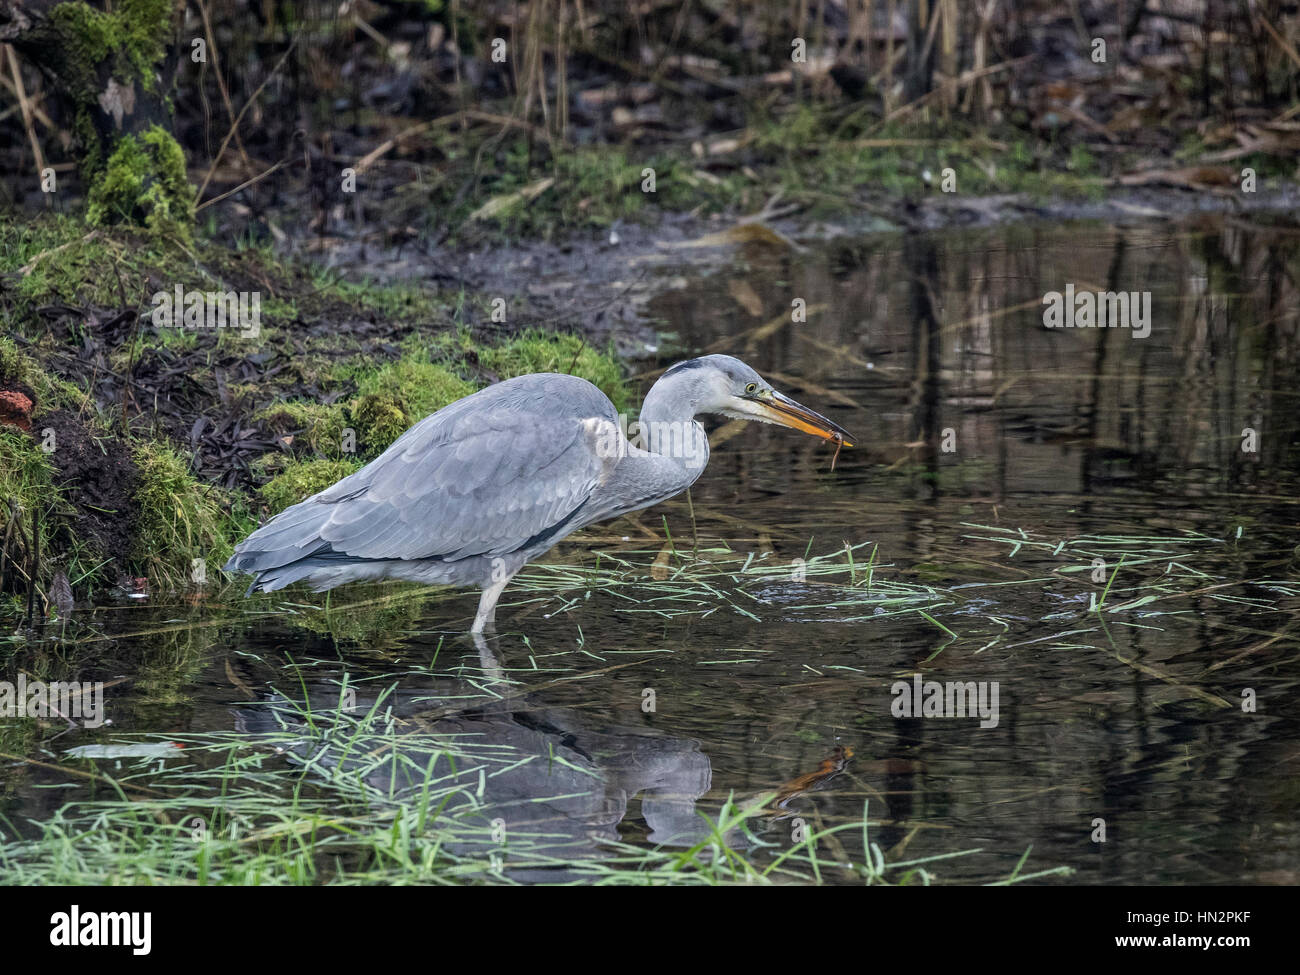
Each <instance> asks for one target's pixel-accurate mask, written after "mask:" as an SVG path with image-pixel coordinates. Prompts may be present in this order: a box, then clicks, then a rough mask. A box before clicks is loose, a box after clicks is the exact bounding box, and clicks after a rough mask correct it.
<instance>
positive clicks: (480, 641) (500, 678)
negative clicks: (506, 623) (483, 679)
mask: <svg viewBox="0 0 1300 975" xmlns="http://www.w3.org/2000/svg"><path fill="white" fill-rule="evenodd" d="M470 637H471V638H472V639H473V640H474V648H475V649H476V650H478V661H479V666H480V667H482V668H483V673H484V674H486V675H487V676H488V677H489V678H491V679H492V680H493V681H496V682H497V683H499V684H503V685H504V684H505V674H504V672H503V671H502V670H501V661H500V660H498V659H497V655H496V653H495V652H493V650H494V648H493V647H492V646H489V645H488V641H487V639H486V638H484V636H483V634H482V633H471V634H470ZM490 639H491V640H492V643H493V644H494V645H495V644H496V642H497V640H498V639H499V637H495V636H494V637H491V638H490Z"/></svg>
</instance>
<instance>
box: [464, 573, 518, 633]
mask: <svg viewBox="0 0 1300 975" xmlns="http://www.w3.org/2000/svg"><path fill="white" fill-rule="evenodd" d="M513 577H514V573H513V572H512V573H511V574H510V575H508V576H506V577H505V578H504V579H502V580H501V581H500V582H494V583H492V585H490V586H488V587H487V588H486V589H484V590H483V595H482V597H481V598H480V599H479V601H478V615H477V616H475V617H474V625H473V626H471V627H470V628H469V631H470V632H471V633H482V632H483V630H484V629H485V628H489V627H490V628H491V629H496V623H497V600H498V599H500V598H501V593H502V592H504V591H505V588H506V586H507V585H509V583H510V580H511V579H512V578H513Z"/></svg>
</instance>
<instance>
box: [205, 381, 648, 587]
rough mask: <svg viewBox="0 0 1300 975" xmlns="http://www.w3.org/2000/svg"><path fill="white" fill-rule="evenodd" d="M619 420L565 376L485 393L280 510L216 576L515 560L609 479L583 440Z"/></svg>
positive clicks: (600, 456) (604, 456)
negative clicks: (376, 563)
mask: <svg viewBox="0 0 1300 975" xmlns="http://www.w3.org/2000/svg"><path fill="white" fill-rule="evenodd" d="M617 420H618V415H617V413H616V412H615V411H614V406H613V404H612V403H610V401H609V399H608V398H606V397H605V395H604V394H603V393H601V392H600V390H598V389H597V388H596V387H595V386H593V385H591V384H590V383H588V382H587V381H586V380H583V379H578V378H576V377H574V376H563V375H549V374H540V375H530V376H520V377H518V378H516V379H508V380H506V381H505V382H502V383H498V384H496V385H494V386H489V387H488V388H486V389H483V390H480V391H479V392H477V393H474V394H473V395H471V396H467V397H465V398H464V399H460V400H457V401H456V402H455V403H452V404H450V405H449V406H446V407H444V408H443V409H441V410H439V411H438V412H437V413H434V414H433V415H432V416H427V417H425V418H424V419H423V420H421V421H420V422H419V423H417V424H415V425H414V426H413V427H411V429H409V430H407V431H406V432H405V433H404V434H402V436H400V437H399V438H398V439H397V440H396V441H395V442H394V443H393V444H392V446H390V447H389V448H388V449H387V450H386V451H384V452H383V453H382V454H381V455H380V456H379V457H377V458H376V459H375V460H373V461H371V462H370V463H369V464H367V465H366V466H365V467H363V468H362V469H361V470H359V471H357V472H356V473H354V474H350V475H349V476H347V477H345V478H343V479H342V480H341V481H339V482H338V483H336V484H334V485H332V486H330V487H328V488H326V489H325V490H324V491H321V492H320V493H318V494H315V495H313V496H312V497H310V498H308V499H307V500H305V501H301V502H299V503H298V504H295V505H293V506H292V507H290V508H287V509H286V510H284V511H282V512H281V513H280V514H279V515H277V516H276V517H274V518H272V519H271V520H270V521H269V522H267V523H266V524H265V525H263V526H262V527H261V528H259V529H257V530H256V531H255V532H253V533H252V534H251V535H249V536H248V538H246V539H244V540H243V541H242V542H240V543H239V545H237V546H236V547H235V552H234V555H232V556H231V558H230V561H229V562H228V563H227V564H226V568H227V569H230V570H235V571H242V572H254V573H257V572H265V571H268V570H271V569H275V568H279V567H282V566H286V565H289V564H291V563H293V562H295V561H298V560H300V559H306V558H309V557H311V556H317V555H322V554H328V553H338V554H341V555H345V556H351V557H353V558H357V559H369V558H373V559H427V558H444V559H448V560H455V559H460V558H466V557H468V556H471V555H475V554H479V555H496V554H501V553H506V552H512V551H516V550H518V549H520V548H523V547H525V546H526V545H528V544H529V543H530V542H532V541H534V540H540V539H542V538H546V537H551V536H553V535H554V534H556V533H558V532H559V531H560V530H562V529H563V527H564V525H565V524H566V523H567V522H566V519H570V520H571V519H572V518H574V517H576V516H577V514H578V512H579V509H580V508H581V507H582V505H583V504H584V503H585V502H586V501H587V499H588V498H589V497H590V496H591V493H592V491H593V490H594V489H595V487H596V486H597V485H599V484H600V483H601V481H602V479H603V478H606V477H608V475H609V473H610V472H611V471H612V470H613V467H614V464H615V463H616V460H615V459H614V455H615V454H616V452H611V451H607V450H601V449H600V444H599V441H598V439H596V438H594V437H593V435H592V433H593V429H596V430H600V431H602V432H601V433H600V434H598V436H612V437H617V439H618V440H621V439H622V438H621V435H619V434H618V428H617ZM615 442H617V441H615ZM548 533H549V535H548Z"/></svg>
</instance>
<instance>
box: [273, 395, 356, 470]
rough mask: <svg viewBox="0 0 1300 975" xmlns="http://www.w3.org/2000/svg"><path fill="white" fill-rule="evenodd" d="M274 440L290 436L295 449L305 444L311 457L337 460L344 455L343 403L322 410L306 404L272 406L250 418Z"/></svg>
mask: <svg viewBox="0 0 1300 975" xmlns="http://www.w3.org/2000/svg"><path fill="white" fill-rule="evenodd" d="M253 418H254V419H255V420H257V421H258V422H259V423H261V425H262V427H263V428H264V429H266V430H267V431H269V432H270V433H273V434H275V435H276V436H277V437H283V436H292V437H294V438H295V440H294V442H295V445H296V444H298V443H300V442H305V443H306V444H307V445H308V446H309V447H310V448H311V449H312V451H313V452H314V453H316V454H320V455H321V456H324V457H328V458H332V459H334V460H339V459H341V458H342V457H343V455H344V450H343V446H344V444H343V431H344V430H345V429H346V428H347V427H348V414H347V407H346V405H345V404H343V403H333V404H330V405H328V406H326V405H325V404H323V403H313V402H311V401H309V400H291V401H289V402H287V403H274V404H272V405H271V406H268V407H265V408H264V409H261V410H259V411H258V412H257V413H256V414H254V417H253Z"/></svg>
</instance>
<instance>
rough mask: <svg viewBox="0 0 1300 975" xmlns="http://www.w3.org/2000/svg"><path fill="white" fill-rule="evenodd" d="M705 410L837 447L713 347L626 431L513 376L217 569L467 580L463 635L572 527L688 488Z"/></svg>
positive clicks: (427, 423) (551, 384) (305, 577)
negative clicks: (475, 594)
mask: <svg viewBox="0 0 1300 975" xmlns="http://www.w3.org/2000/svg"><path fill="white" fill-rule="evenodd" d="M705 413H715V414H721V415H723V416H728V417H737V418H740V419H744V420H758V421H761V422H765V423H778V424H781V425H782V426H786V427H792V428H794V429H796V430H801V431H803V432H805V433H810V434H813V435H815V436H818V437H821V438H822V439H824V440H831V441H834V442H835V443H836V444H837V445H848V446H852V440H851V439H850V437H849V435H848V433H847V432H846V431H844V430H843V429H842V428H841V427H839V426H838V425H836V424H835V423H832V422H831V421H830V420H828V419H826V417H824V416H821V415H820V414H818V413H814V412H813V411H812V410H810V409H808V408H807V407H806V406H802V405H800V404H799V403H796V402H795V401H794V400H792V399H790V398H789V397H788V396H784V395H783V394H781V393H779V392H777V391H776V390H774V389H773V388H772V387H771V386H770V385H769V384H768V383H766V382H765V381H764V380H763V378H762V377H761V376H760V375H759V374H758V373H757V372H755V371H754V370H753V369H751V368H750V367H749V366H747V365H746V364H745V363H743V362H741V361H740V360H739V359H735V358H732V357H731V356H727V355H707V356H703V357H701V358H698V359H688V360H686V361H685V362H679V363H677V364H676V365H674V366H672V367H671V368H669V369H668V370H667V371H666V372H665V373H664V374H663V375H662V376H661V377H660V378H659V380H658V381H657V382H656V383H655V384H654V385H653V386H652V387H651V388H650V392H649V393H648V394H647V395H646V398H645V402H644V404H643V405H642V408H641V415H640V420H639V423H638V424H637V425H636V426H635V427H633V426H631V425H625V421H624V422H622V423H621V422H620V418H619V415H618V412H617V411H616V410H615V409H614V404H613V403H611V402H610V401H609V398H608V397H607V396H605V394H604V393H602V392H601V391H600V390H599V389H597V388H596V387H595V386H593V385H592V384H591V383H589V382H587V381H586V380H585V379H580V378H578V377H576V376H566V375H559V374H555V373H537V374H533V375H528V376H518V377H516V378H514V379H507V380H505V381H504V382H500V383H497V384H496V385H493V386H489V387H487V388H486V389H481V390H479V391H478V392H477V393H473V394H472V395H470V396H466V397H464V398H463V399H459V400H457V401H456V402H454V403H452V404H450V405H449V406H445V407H443V408H442V409H440V410H438V411H437V412H436V413H433V414H431V415H430V416H427V417H425V418H424V419H423V420H421V421H420V422H419V423H416V424H415V425H414V426H412V427H411V428H410V429H409V430H407V431H406V432H405V433H404V434H402V435H401V436H400V437H398V438H397V440H395V441H394V442H393V444H392V446H390V447H389V448H388V449H387V450H385V451H384V452H383V453H382V454H380V455H379V456H378V457H377V458H375V459H374V460H373V461H371V462H370V463H369V464H367V465H366V466H365V467H363V468H361V469H360V470H359V471H357V472H356V473H354V474H349V475H348V476H347V477H345V478H343V479H342V480H340V481H338V482H337V483H335V484H333V485H331V486H330V487H328V488H326V489H325V490H324V491H321V492H319V493H318V494H314V495H312V496H311V497H310V498H307V499H306V500H305V501H301V502H299V503H298V504H295V505H293V506H292V507H290V508H287V509H285V510H284V511H282V512H281V513H280V514H278V515H276V516H275V517H274V518H272V519H271V520H270V521H268V522H267V523H266V524H265V525H263V526H262V527H261V528H258V529H257V530H256V531H254V532H253V533H252V534H250V535H249V536H248V537H247V538H246V539H244V540H243V541H242V542H240V543H239V545H238V546H236V547H235V553H234V555H232V556H231V558H230V561H229V562H227V563H226V566H225V568H226V570H227V571H235V572H245V573H250V574H252V575H253V576H254V579H253V583H252V585H251V586H249V589H248V591H249V593H250V594H251V593H252V592H254V591H255V590H257V589H262V590H263V591H266V592H270V591H273V590H276V589H282V588H283V587H285V586H287V585H289V584H290V583H293V582H298V581H306V582H308V583H309V584H311V585H312V586H313V587H314V588H315V590H316V591H317V592H321V591H324V590H327V589H333V588H334V587H335V586H339V585H342V584H344V583H347V582H356V581H363V580H377V579H403V580H409V581H413V582H421V583H427V584H432V585H477V586H480V587H482V589H483V595H482V598H481V599H480V600H479V606H478V614H477V615H476V616H475V618H474V624H473V627H472V628H471V630H470V632H471V633H475V634H477V633H482V632H483V630H484V629H485V628H486V627H489V626H492V625H493V623H494V619H495V616H496V604H497V600H498V599H500V597H501V593H502V591H503V590H504V589H505V587H506V584H507V583H509V581H510V579H511V578H512V577H513V576H514V575H515V573H517V572H518V571H519V570H520V569H521V568H523V566H524V564H525V563H527V562H529V561H531V560H533V559H535V558H536V557H537V556H539V555H541V554H542V553H543V552H546V551H548V550H549V549H550V548H552V547H553V546H554V545H556V544H557V543H558V542H559V541H560V540H561V539H562V538H564V537H565V536H566V535H569V534H570V533H572V532H575V531H577V530H578V529H579V528H582V527H584V526H586V525H589V524H591V523H592V522H596V521H602V520H604V519H606V518H612V517H615V516H616V515H622V514H626V513H628V512H632V511H639V510H641V509H642V508H648V507H650V506H651V505H654V504H658V503H659V502H660V501H664V500H666V499H667V498H671V497H672V496H673V495H675V494H679V493H681V492H682V491H684V490H686V489H687V488H688V487H690V486H691V485H692V484H693V483H695V481H696V479H697V478H698V477H699V476H700V474H701V473H702V472H703V470H704V465H705V463H706V462H707V461H708V457H709V441H708V437H707V436H706V435H705V432H704V427H703V426H701V425H700V423H699V422H698V421H697V420H696V419H695V418H696V417H697V416H699V415H701V414H705ZM625 430H626V433H627V434H628V435H631V439H629V436H625V435H624V434H625Z"/></svg>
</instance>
